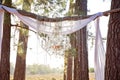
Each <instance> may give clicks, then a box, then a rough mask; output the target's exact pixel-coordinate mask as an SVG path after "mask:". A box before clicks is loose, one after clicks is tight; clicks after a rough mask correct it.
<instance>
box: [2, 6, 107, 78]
mask: <svg viewBox="0 0 120 80" xmlns="http://www.w3.org/2000/svg"><path fill="white" fill-rule="evenodd" d="M4 11H7V12H9V13H11V14H12V15H15V16H17V17H18V18H19V20H20V21H22V22H23V23H24V24H26V25H27V26H29V28H30V29H32V30H34V31H36V32H41V33H44V34H48V35H53V34H63V35H66V34H71V33H73V32H76V31H78V30H80V29H81V28H83V27H85V26H86V25H87V24H88V23H90V22H91V21H93V20H95V19H96V18H97V17H100V16H102V13H96V14H94V15H93V16H91V17H88V18H86V19H81V20H73V21H60V22H45V21H38V20H37V18H36V19H34V18H30V17H28V16H23V15H21V14H20V13H19V12H18V11H17V10H16V9H13V8H9V7H6V6H3V5H0V55H1V44H2V35H3V16H4ZM95 43H96V44H95V75H96V80H104V62H105V51H104V47H103V43H102V37H101V32H100V30H99V26H98V23H97V26H96V40H95Z"/></svg>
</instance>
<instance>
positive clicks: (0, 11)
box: [0, 6, 4, 60]
mask: <svg viewBox="0 0 120 80" xmlns="http://www.w3.org/2000/svg"><path fill="white" fill-rule="evenodd" d="M3 17H4V11H3V9H2V8H1V6H0V60H1V46H2V35H3V19H4V18H3Z"/></svg>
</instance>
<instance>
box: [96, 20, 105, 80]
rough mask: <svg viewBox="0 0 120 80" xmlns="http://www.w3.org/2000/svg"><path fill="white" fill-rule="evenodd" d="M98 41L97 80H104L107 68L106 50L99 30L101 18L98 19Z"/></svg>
mask: <svg viewBox="0 0 120 80" xmlns="http://www.w3.org/2000/svg"><path fill="white" fill-rule="evenodd" d="M95 22H96V23H95V24H96V39H95V55H94V62H95V67H94V68H95V78H96V80H104V67H105V50H104V46H103V41H102V37H101V32H100V29H99V18H97V19H96V21H95Z"/></svg>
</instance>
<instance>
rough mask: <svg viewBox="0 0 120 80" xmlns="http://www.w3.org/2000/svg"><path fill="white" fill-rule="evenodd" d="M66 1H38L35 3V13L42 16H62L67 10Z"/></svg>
mask: <svg viewBox="0 0 120 80" xmlns="http://www.w3.org/2000/svg"><path fill="white" fill-rule="evenodd" d="M66 3H67V1H66V0H36V1H35V2H34V11H36V12H38V13H39V12H40V13H39V14H40V15H43V16H49V17H56V16H60V15H62V12H63V11H64V10H65V8H66Z"/></svg>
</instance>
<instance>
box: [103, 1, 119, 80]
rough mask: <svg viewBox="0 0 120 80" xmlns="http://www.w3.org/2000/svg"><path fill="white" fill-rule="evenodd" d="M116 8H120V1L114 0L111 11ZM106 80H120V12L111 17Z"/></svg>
mask: <svg viewBox="0 0 120 80" xmlns="http://www.w3.org/2000/svg"><path fill="white" fill-rule="evenodd" d="M115 8H120V0H112V2H111V9H115ZM105 80H120V12H117V13H112V14H111V15H110V20H109V25H108V36H107V51H106V65H105Z"/></svg>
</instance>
